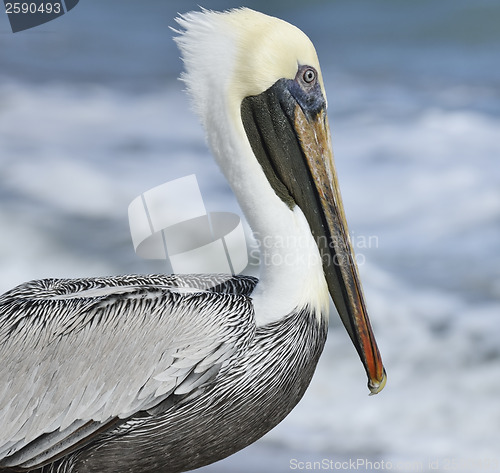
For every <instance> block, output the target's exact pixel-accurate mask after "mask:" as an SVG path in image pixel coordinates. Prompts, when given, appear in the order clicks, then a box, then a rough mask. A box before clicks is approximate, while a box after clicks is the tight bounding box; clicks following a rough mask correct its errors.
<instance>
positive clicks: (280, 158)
mask: <svg viewBox="0 0 500 473" xmlns="http://www.w3.org/2000/svg"><path fill="white" fill-rule="evenodd" d="M301 93H302V92H301V91H300V90H299V89H298V88H297V85H296V84H295V82H294V81H291V80H287V79H280V80H278V81H277V82H276V83H275V84H274V85H273V86H272V87H270V88H269V89H267V90H266V91H265V92H262V93H261V94H259V95H256V96H250V97H246V98H245V99H244V100H243V102H242V105H241V118H242V121H243V125H244V128H245V132H246V134H247V137H248V139H249V141H250V144H251V145H252V149H253V151H254V153H255V156H256V158H257V160H258V161H259V162H260V164H261V165H262V169H263V170H264V172H265V173H266V176H267V178H268V180H269V182H270V184H271V185H272V186H273V188H274V190H275V192H276V194H277V195H278V196H279V197H280V198H281V199H282V200H283V202H285V203H286V204H287V205H288V206H289V208H290V209H292V208H294V206H295V205H298V206H299V207H300V208H301V210H302V212H303V213H304V215H305V217H306V219H307V221H308V223H309V226H310V228H311V231H312V233H313V235H314V237H315V239H316V242H317V245H318V248H319V250H320V254H321V257H322V260H323V270H324V273H325V277H326V281H327V284H328V289H329V291H330V295H331V297H332V299H333V302H334V304H335V306H336V308H337V311H338V313H339V315H340V318H341V319H342V322H343V324H344V326H345V328H346V330H347V332H348V333H349V336H350V337H351V340H352V343H353V344H354V346H355V347H356V350H357V352H358V354H359V357H360V358H361V361H362V362H363V365H364V367H365V370H366V373H367V375H368V388H369V389H370V391H371V393H372V394H376V393H378V392H380V391H381V390H382V389H383V387H384V386H385V382H386V374H385V370H384V366H383V364H382V359H381V357H380V353H379V350H378V347H377V343H376V341H375V336H374V335H373V331H372V328H371V325H370V321H369V319H368V314H367V312H366V306H365V301H364V297H363V290H362V288H361V282H360V279H359V275H358V268H357V265H356V260H355V258H354V252H353V249H352V246H351V242H350V239H349V233H348V230H347V223H346V219H345V215H344V207H343V205H342V199H341V197H340V191H339V186H338V182H337V176H336V172H335V166H334V163H333V153H332V147H331V140H330V129H329V127H328V121H327V116H326V111H325V110H326V101H325V99H324V97H323V94H322V91H321V89H320V87H319V85H317V86H316V88H315V90H314V91H313V93H312V94H309V95H308V98H307V100H304V99H303V98H301ZM309 99H312V100H309ZM301 102H302V105H300V103H301ZM304 110H305V111H304Z"/></svg>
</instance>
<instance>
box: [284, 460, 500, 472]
mask: <svg viewBox="0 0 500 473" xmlns="http://www.w3.org/2000/svg"><path fill="white" fill-rule="evenodd" d="M289 468H290V470H295V471H350V470H352V471H400V472H406V471H408V472H413V471H476V472H477V471H492V472H493V471H498V470H499V468H500V460H499V459H498V458H490V457H487V458H454V457H445V458H426V459H425V460H408V461H402V460H394V461H392V460H370V459H367V458H350V459H348V460H334V459H331V458H323V459H321V460H318V461H304V460H301V459H298V458H291V459H290V463H289Z"/></svg>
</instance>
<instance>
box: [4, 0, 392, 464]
mask: <svg viewBox="0 0 500 473" xmlns="http://www.w3.org/2000/svg"><path fill="white" fill-rule="evenodd" d="M177 21H178V23H179V27H180V29H181V31H180V32H178V33H179V36H178V37H177V38H176V41H177V44H178V45H179V47H180V50H181V53H182V57H183V60H184V63H185V69H186V72H185V74H184V76H183V80H184V81H185V83H186V85H187V89H188V91H189V93H190V95H191V97H192V99H193V103H194V105H195V107H196V110H197V112H198V114H199V116H200V117H201V121H202V123H203V125H204V127H205V130H206V134H207V140H208V143H209V145H210V147H211V149H212V151H213V154H214V155H215V157H216V159H217V161H218V163H219V165H220V166H221V168H222V170H223V172H224V174H225V176H226V177H227V179H228V181H229V183H230V184H231V186H232V189H233V191H234V193H235V194H236V196H237V197H238V199H239V202H240V204H241V207H242V209H243V211H244V212H245V215H246V217H247V219H248V221H249V223H250V226H251V227H252V229H253V231H254V233H255V235H256V237H257V239H258V241H259V242H260V248H261V255H262V260H261V274H260V279H259V280H257V279H255V278H252V277H247V276H234V277H231V278H229V279H228V277H227V276H225V275H220V276H219V275H199V276H189V275H185V276H162V275H158V276H121V277H107V278H89V279H74V280H60V279H59V280H55V279H45V280H40V281H32V282H28V283H25V284H22V285H21V286H18V287H16V288H14V289H12V290H11V291H9V292H7V293H6V294H4V295H3V296H1V297H0V360H1V361H0V379H1V384H0V426H1V429H0V459H1V460H0V470H1V471H37V472H40V473H41V472H44V473H46V472H51V473H56V472H57V473H60V472H78V473H83V472H87V473H89V472H93V473H97V472H99V473H110V472H142V473H153V472H154V473H161V472H180V471H186V470H190V469H194V468H197V467H200V466H203V465H206V464H209V463H212V462H214V461H216V460H219V459H221V458H224V457H226V456H228V455H230V454H232V453H234V452H236V451H237V450H240V449H241V448H243V447H245V446H247V445H248V444H250V443H251V442H254V441H255V440H257V439H258V438H260V437H261V436H262V435H263V434H265V433H266V432H268V431H269V430H270V429H272V428H273V427H274V426H275V425H276V424H278V423H279V422H280V421H281V420H282V419H283V418H284V417H285V416H286V415H287V414H288V413H289V412H290V411H291V409H293V407H294V406H295V405H296V404H297V402H298V401H299V400H300V399H301V397H302V395H303V394H304V391H305V390H306V388H307V386H308V384H309V382H310V380H311V377H312V375H313V372H314V370H315V367H316V363H317V361H318V358H319V356H320V354H321V351H322V349H323V345H324V343H325V339H326V335H327V320H328V308H329V295H331V297H332V299H333V302H334V303H335V306H336V308H337V311H338V313H339V315H340V317H341V319H342V321H343V323H344V325H345V327H346V329H347V332H348V333H349V335H350V337H351V339H352V342H353V344H354V346H355V347H356V350H357V352H358V354H359V356H360V358H361V361H362V362H363V365H364V367H365V370H366V373H367V375H368V386H369V389H370V391H371V392H372V393H377V392H379V391H380V390H381V389H382V388H383V386H384V384H385V379H386V378H385V371H384V368H383V365H382V361H381V358H380V355H379V351H378V349H377V345H376V342H375V339H374V336H373V333H372V329H371V327H370V323H369V320H368V316H367V313H366V308H365V303H364V300H363V293H362V289H361V284H360V281H359V277H358V272H357V268H356V264H355V260H354V256H353V252H352V248H351V244H350V242H349V237H348V231H347V227H346V223H345V216H344V211H343V207H342V202H341V198H340V193H339V188H338V185H337V177H336V174H335V168H334V165H333V158H332V153H331V146H330V133H329V127H328V122H327V117H326V95H325V90H324V85H323V80H322V76H321V71H320V67H319V63H318V59H317V56H316V52H315V49H314V47H313V45H312V43H311V42H310V40H309V39H308V38H307V37H306V36H305V35H304V33H302V32H301V31H300V30H298V29H297V28H295V27H293V26H291V25H289V24H288V23H286V22H284V21H281V20H278V19H276V18H272V17H269V16H266V15H263V14H261V13H257V12H254V11H252V10H249V9H238V10H232V11H229V12H224V13H216V12H211V11H202V12H195V13H189V14H186V15H184V16H182V17H180V18H179V19H178V20H177Z"/></svg>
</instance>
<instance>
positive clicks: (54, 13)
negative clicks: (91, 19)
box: [3, 0, 79, 33]
mask: <svg viewBox="0 0 500 473" xmlns="http://www.w3.org/2000/svg"><path fill="white" fill-rule="evenodd" d="M78 2H79V0H26V1H21V2H16V1H8V0H4V2H3V3H4V5H5V13H7V16H8V17H9V22H10V27H11V28H12V32H13V33H17V32H19V31H23V30H27V29H29V28H34V27H35V26H39V25H42V24H43V23H47V22H48V21H51V20H55V19H56V18H59V17H60V16H62V15H64V14H65V13H67V12H69V11H70V10H72V9H73V8H75V7H76V5H77V4H78Z"/></svg>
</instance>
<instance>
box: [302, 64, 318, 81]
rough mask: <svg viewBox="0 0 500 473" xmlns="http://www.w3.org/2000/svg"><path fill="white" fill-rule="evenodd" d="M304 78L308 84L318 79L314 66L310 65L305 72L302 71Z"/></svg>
mask: <svg viewBox="0 0 500 473" xmlns="http://www.w3.org/2000/svg"><path fill="white" fill-rule="evenodd" d="M302 80H303V81H304V82H305V83H306V84H312V83H313V82H314V81H315V80H316V71H315V70H314V69H313V68H312V67H308V68H307V69H306V70H305V71H304V72H303V73H302Z"/></svg>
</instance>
